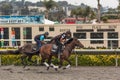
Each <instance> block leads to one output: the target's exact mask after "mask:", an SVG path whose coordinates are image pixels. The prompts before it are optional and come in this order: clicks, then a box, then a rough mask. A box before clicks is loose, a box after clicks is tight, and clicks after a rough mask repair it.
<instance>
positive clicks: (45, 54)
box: [39, 38, 84, 69]
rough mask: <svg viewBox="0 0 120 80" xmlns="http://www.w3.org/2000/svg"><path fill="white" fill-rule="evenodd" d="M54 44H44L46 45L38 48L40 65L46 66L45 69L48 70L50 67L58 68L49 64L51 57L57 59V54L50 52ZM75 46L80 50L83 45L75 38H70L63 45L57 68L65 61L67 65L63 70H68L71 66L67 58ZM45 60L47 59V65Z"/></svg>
mask: <svg viewBox="0 0 120 80" xmlns="http://www.w3.org/2000/svg"><path fill="white" fill-rule="evenodd" d="M53 45H54V44H46V45H43V46H42V47H41V48H40V51H39V52H40V53H39V54H40V55H41V57H42V61H41V62H42V63H43V64H45V65H46V66H47V69H49V67H50V66H53V67H54V68H55V69H57V68H58V66H55V65H54V64H52V63H51V59H52V56H55V57H57V58H58V54H57V53H53V52H52V51H51V50H52V46H53ZM75 46H78V47H80V48H83V47H84V46H83V44H82V43H81V42H80V41H79V40H78V39H77V38H71V39H69V40H68V41H67V42H66V44H65V48H64V49H63V52H62V54H61V55H60V63H59V67H61V66H62V64H63V61H64V60H66V61H67V62H68V63H69V64H68V65H67V66H66V67H65V68H69V67H70V65H71V62H70V60H69V57H70V55H71V53H72V50H73V49H74V48H75ZM46 59H48V63H47V62H45V61H46Z"/></svg>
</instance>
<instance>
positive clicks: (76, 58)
mask: <svg viewBox="0 0 120 80" xmlns="http://www.w3.org/2000/svg"><path fill="white" fill-rule="evenodd" d="M75 65H76V67H77V66H78V55H77V52H75Z"/></svg>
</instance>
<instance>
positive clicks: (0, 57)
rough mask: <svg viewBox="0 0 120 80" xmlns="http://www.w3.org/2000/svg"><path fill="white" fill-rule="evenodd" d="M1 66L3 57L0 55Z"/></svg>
mask: <svg viewBox="0 0 120 80" xmlns="http://www.w3.org/2000/svg"><path fill="white" fill-rule="evenodd" d="M0 66H2V56H1V55H0Z"/></svg>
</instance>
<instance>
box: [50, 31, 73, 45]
mask: <svg viewBox="0 0 120 80" xmlns="http://www.w3.org/2000/svg"><path fill="white" fill-rule="evenodd" d="M63 34H64V35H65V37H66V38H67V39H68V38H71V32H70V31H66V32H64V33H62V34H60V35H57V36H55V37H54V38H52V39H51V41H50V43H56V40H57V39H60V37H61V36H62V35H63Z"/></svg>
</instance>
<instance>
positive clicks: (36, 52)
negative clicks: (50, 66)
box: [24, 48, 40, 54]
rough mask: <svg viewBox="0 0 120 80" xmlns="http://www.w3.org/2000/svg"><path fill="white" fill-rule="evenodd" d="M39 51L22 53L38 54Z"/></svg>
mask: <svg viewBox="0 0 120 80" xmlns="http://www.w3.org/2000/svg"><path fill="white" fill-rule="evenodd" d="M39 50H40V48H39V49H37V50H35V51H32V52H27V51H25V52H24V53H25V54H38V53H39Z"/></svg>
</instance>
